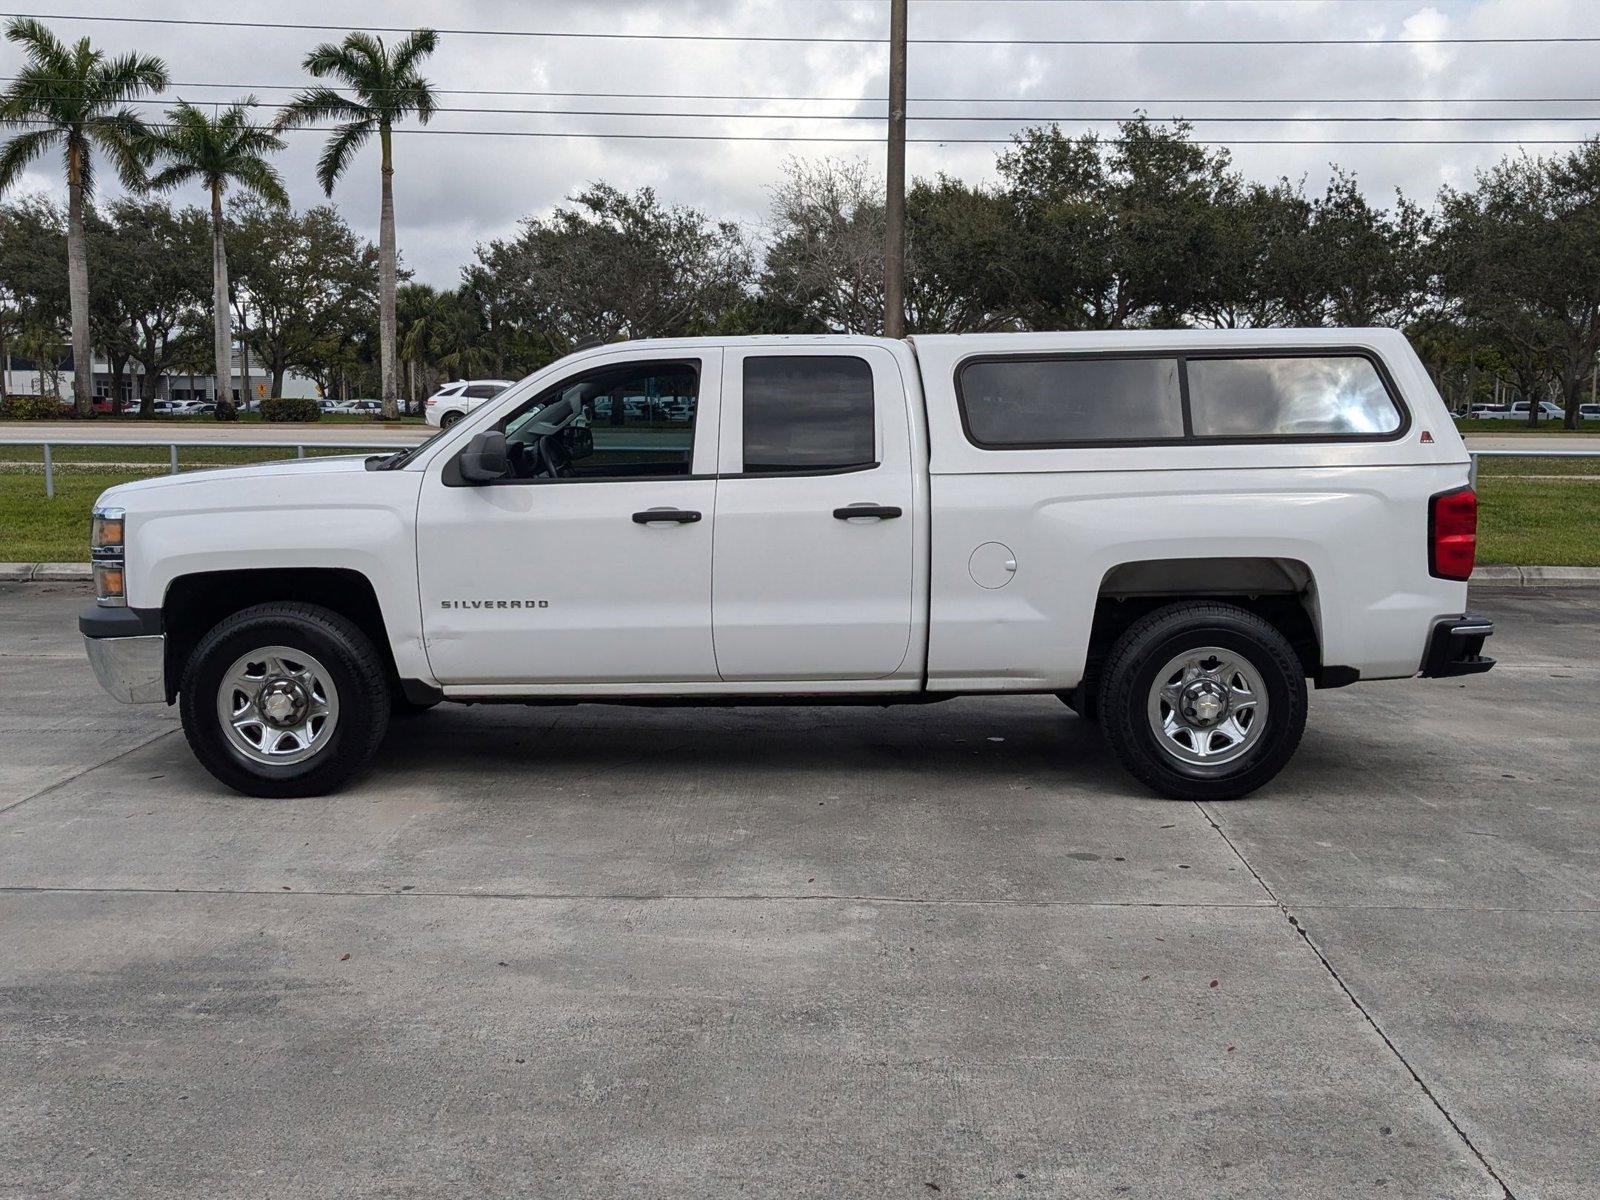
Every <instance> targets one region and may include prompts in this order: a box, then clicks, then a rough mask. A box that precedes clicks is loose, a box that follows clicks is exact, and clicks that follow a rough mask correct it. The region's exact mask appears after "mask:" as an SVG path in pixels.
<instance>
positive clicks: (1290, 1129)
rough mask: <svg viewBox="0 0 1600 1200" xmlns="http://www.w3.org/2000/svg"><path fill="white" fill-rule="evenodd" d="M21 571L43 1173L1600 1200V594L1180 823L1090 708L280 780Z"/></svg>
mask: <svg viewBox="0 0 1600 1200" xmlns="http://www.w3.org/2000/svg"><path fill="white" fill-rule="evenodd" d="M83 600H84V598H83V595H82V593H81V592H80V590H79V589H77V588H75V587H69V586H51V585H39V584H33V585H4V586H0V1130H4V1134H3V1135H0V1196H4V1197H36V1196H37V1197H44V1196H49V1197H57V1196H85V1197H90V1196H93V1197H100V1196H115V1197H119V1198H128V1197H146V1196H161V1197H166V1196H172V1197H178V1196H183V1197H195V1196H204V1197H207V1198H208V1200H210V1198H222V1197H250V1198H252V1200H254V1198H257V1197H265V1196H271V1197H275V1198H284V1197H317V1198H319V1200H322V1198H327V1197H344V1196H383V1197H430V1198H432V1197H445V1196H460V1197H489V1196H496V1197H498V1196H513V1195H517V1196H551V1197H556V1196H559V1197H572V1196H579V1197H587V1196H607V1197H612V1196H615V1197H645V1196H652V1197H654V1196H661V1197H667V1196H671V1197H680V1196H681V1197H696V1198H699V1197H717V1196H734V1195H738V1196H758V1197H768V1196H771V1197H779V1196H781V1197H818V1198H822V1197H826V1198H828V1200H836V1198H839V1197H863V1198H867V1197H871V1198H874V1200H875V1198H878V1197H886V1196H900V1197H921V1198H923V1200H929V1198H932V1197H938V1198H939V1200H948V1198H950V1197H970V1196H1005V1197H1040V1198H1045V1197H1049V1198H1052V1200H1053V1198H1056V1197H1078V1196H1108V1197H1116V1196H1136V1197H1150V1198H1155V1200H1174V1198H1185V1197H1194V1198H1201V1197H1206V1198H1210V1197H1261V1198H1263V1200H1266V1198H1271V1200H1285V1198H1291V1197H1292V1198H1294V1200H1304V1198H1315V1197H1350V1196H1395V1197H1406V1198H1412V1197H1429V1198H1436V1197H1494V1196H1504V1195H1506V1194H1507V1189H1509V1191H1510V1193H1511V1194H1514V1195H1515V1196H1516V1197H1518V1198H1520V1200H1526V1198H1530V1197H1540V1198H1552V1197H1574V1198H1577V1197H1592V1196H1594V1195H1595V1194H1596V1193H1597V1191H1600V803H1597V784H1596V780H1597V779H1600V736H1597V733H1600V731H1597V728H1596V718H1597V712H1600V710H1597V705H1596V701H1595V696H1596V692H1597V688H1600V627H1597V624H1596V622H1595V620H1594V614H1595V611H1596V605H1597V604H1600V593H1597V592H1594V591H1585V590H1564V591H1561V592H1559V593H1551V594H1539V593H1532V594H1522V593H1517V594H1506V593H1502V594H1485V595H1483V596H1480V597H1477V598H1476V605H1477V606H1478V607H1480V608H1482V609H1484V610H1485V611H1488V612H1490V613H1492V614H1493V615H1495V616H1496V618H1497V619H1498V621H1499V622H1500V625H1499V629H1500V632H1499V633H1498V634H1497V635H1496V637H1495V638H1494V640H1493V643H1492V649H1493V651H1494V652H1495V653H1497V654H1498V655H1499V656H1500V657H1501V660H1502V662H1501V666H1500V667H1499V668H1498V669H1497V670H1495V671H1494V672H1492V673H1491V674H1489V675H1488V676H1485V677H1481V678H1476V679H1471V680H1465V681H1456V682H1451V681H1437V682H1425V681H1416V682H1409V683H1384V684H1371V685H1363V686H1358V687H1354V688H1349V689H1345V690H1341V691H1331V692H1318V693H1314V695H1313V700H1312V711H1311V721H1310V727H1309V729H1308V731H1307V734H1306V738H1305V741H1304V743H1303V745H1302V747H1301V750H1300V753H1299V755H1298V757H1297V758H1296V760H1295V762H1294V763H1293V764H1292V765H1291V767H1290V768H1289V769H1288V770H1287V771H1286V772H1285V773H1284V774H1283V775H1282V776H1281V777H1280V779H1279V780H1278V781H1277V782H1276V783H1275V784H1274V785H1273V786H1272V787H1270V788H1269V789H1268V790H1266V791H1265V792H1263V793H1261V794H1260V795H1258V796H1257V797H1254V798H1252V799H1249V800H1246V801H1239V802H1235V803H1231V804H1222V805H1212V806H1197V805H1193V804H1179V803H1172V802H1166V801H1161V800H1158V799H1155V798H1152V797H1151V796H1149V795H1146V794H1144V793H1142V792H1141V791H1140V790H1139V789H1138V788H1137V787H1135V786H1133V785H1132V784H1130V783H1129V781H1128V780H1127V779H1126V778H1125V777H1124V776H1123V775H1121V774H1120V773H1119V772H1118V771H1117V770H1116V769H1115V767H1114V766H1113V765H1112V763H1111V761H1110V757H1109V755H1108V753H1107V752H1106V751H1105V749H1104V748H1103V747H1102V745H1101V741H1100V738H1099V735H1098V733H1097V731H1096V730H1095V728H1094V727H1093V726H1091V725H1087V724H1085V723H1083V722H1081V721H1079V720H1077V719H1076V718H1074V717H1073V716H1072V715H1071V714H1070V713H1069V712H1068V711H1067V710H1066V709H1065V708H1063V707H1062V706H1061V705H1059V704H1057V703H1056V702H1055V701H1054V700H1051V699H1045V698H1019V699H1001V700H988V701H977V700H962V701H956V702H953V703H949V704H943V705H935V706H930V707H926V708H902V709H890V710H884V711H879V710H875V709H836V710H830V709H751V710H728V711H717V710H706V711H696V710H691V709H682V710H656V709H645V710H629V709H615V708H612V709H608V708H601V707H587V706H585V707H575V708H565V709H548V708H547V709H521V708H509V707H480V708H470V709H468V708H455V707H447V708H443V709H440V710H437V711H435V712H433V713H431V714H429V715H427V716H424V717H421V718H417V719H414V720H409V721H406V722H403V723H397V724H396V726H395V728H394V730H393V732H392V734H391V736H390V739H389V741H388V744H387V746H386V748H385V751H384V756H383V763H382V766H381V767H380V768H379V769H378V770H377V771H376V772H375V773H374V774H373V775H372V776H371V777H370V778H368V779H367V780H365V781H364V782H362V783H361V784H359V785H358V786H356V787H354V788H353V789H352V790H350V791H349V792H347V793H345V794H342V795H339V796H336V797H332V798H326V799H320V800H305V801H260V800H246V799H243V798H241V797H238V796H235V795H232V794H229V793H225V792H223V791H221V790H220V789H219V788H218V787H217V786H216V785H215V784H214V783H212V781H211V780H210V779H209V777H207V776H206V775H204V774H203V773H202V772H201V771H200V769H199V768H198V767H197V766H196V765H195V763H194V761H193V760H192V759H191V757H190V756H189V753H188V751H187V749H186V747H185V746H184V743H183V739H182V735H181V734H180V733H178V732H177V730H176V726H175V722H174V720H173V718H172V715H171V714H170V713H169V712H168V711H167V710H165V709H163V708H160V707H156V708H150V707H141V708H128V707H122V706H120V705H117V704H116V703H114V702H113V701H111V700H110V699H109V698H107V697H105V696H103V695H102V694H101V693H100V691H99V689H98V688H97V687H96V685H95V684H94V681H93V679H92V678H91V676H90V672H89V670H88V667H87V666H86V664H85V662H84V660H83V658H82V655H81V652H80V649H79V647H78V645H77V639H76V635H75V634H74V632H73V630H72V617H73V615H74V613H75V612H76V610H77V608H78V607H79V606H80V604H82V603H83Z"/></svg>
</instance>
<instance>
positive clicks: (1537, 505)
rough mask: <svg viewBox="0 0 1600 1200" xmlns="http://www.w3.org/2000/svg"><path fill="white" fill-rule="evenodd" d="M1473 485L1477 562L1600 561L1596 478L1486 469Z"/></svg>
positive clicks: (1564, 564)
mask: <svg viewBox="0 0 1600 1200" xmlns="http://www.w3.org/2000/svg"><path fill="white" fill-rule="evenodd" d="M1548 465H1549V460H1545V461H1544V462H1543V463H1541V464H1540V466H1541V467H1543V466H1548ZM1592 469H1593V464H1591V470H1592ZM1547 473H1551V474H1553V473H1554V472H1547ZM1478 485H1479V486H1478V561H1479V562H1482V563H1511V564H1512V565H1514V566H1519V567H1528V566H1547V567H1596V566H1600V480H1595V479H1517V478H1510V477H1506V476H1494V475H1487V474H1485V475H1480V476H1479V478H1478Z"/></svg>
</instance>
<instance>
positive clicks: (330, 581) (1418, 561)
mask: <svg viewBox="0 0 1600 1200" xmlns="http://www.w3.org/2000/svg"><path fill="white" fill-rule="evenodd" d="M1469 480H1470V472H1469V460H1468V455H1467V452H1466V450H1465V448H1464V446H1463V444H1462V441H1461V438H1460V437H1459V436H1458V435H1457V433H1456V431H1455V429H1454V427H1453V425H1452V423H1451V420H1450V416H1449V413H1448V412H1447V411H1446V408H1445V406H1444V404H1443V402H1442V401H1441V399H1440V397H1439V395H1438V393H1437V392H1436V391H1435V389H1434V388H1433V386H1432V384H1431V382H1430V381H1429V378H1428V376H1427V374H1426V372H1425V371H1424V370H1423V367H1422V365H1421V363H1420V362H1419V361H1418V359H1417V357H1416V355H1415V353H1413V351H1412V350H1411V348H1410V346H1409V345H1408V344H1407V342H1406V341H1405V339H1404V338H1403V337H1402V336H1401V335H1400V334H1398V333H1395V332H1392V331H1389V330H1375V329H1310V330H1286V329H1279V330H1228V331H1199V330H1177V331H1139V332H1122V331H1117V332H1098V333H1006V334H978V335H948V336H916V337H911V338H907V339H905V340H884V339H876V338H865V337H851V336H816V337H809V336H807V337H756V338H733V337H728V338H723V337H706V338H690V339H682V340H676V339H675V340H656V341H634V342H623V343H618V344H612V345H606V346H600V347H596V348H591V349H586V350H583V351H581V352H579V353H576V354H573V355H571V356H570V357H568V358H565V359H562V360H561V361H559V362H556V363H554V364H552V365H550V366H548V367H546V368H544V369H543V370H541V371H538V372H536V373H535V374H533V375H530V376H528V377H527V378H526V379H523V380H522V381H521V382H519V383H517V384H514V385H512V386H511V387H509V388H507V389H506V390H505V391H503V392H501V393H500V394H499V395H497V396H495V397H494V398H492V399H488V400H486V401H484V402H483V403H482V404H481V405H480V406H479V407H478V408H476V409H474V410H473V411H472V412H470V413H468V414H466V415H465V416H464V417H463V418H462V419H461V420H460V421H458V422H456V423H454V424H453V425H451V426H450V427H449V428H446V429H443V430H441V431H439V432H438V433H437V434H435V435H434V436H433V437H432V438H430V439H429V440H427V441H425V442H423V443H422V444H420V445H418V446H416V447H414V448H412V449H407V450H403V451H400V452H397V453H394V454H390V455H386V456H369V457H365V458H363V457H340V458H315V459H303V460H294V461H288V462H281V463H272V464H266V465H259V466H252V467H243V468H239V469H228V470H212V471H195V472H191V473H189V474H183V475H177V476H173V477H169V478H162V479H148V480H141V481H138V482H134V483H127V484H123V485H120V486H118V487H114V488H111V489H110V490H108V491H107V492H105V493H104V495H102V496H101V497H100V499H99V501H98V502H97V504H96V506H95V509H94V516H93V522H92V529H91V555H92V559H93V564H94V572H95V579H96V590H97V600H96V603H95V604H94V606H93V607H92V608H90V609H89V611H87V612H86V613H85V614H84V616H83V617H82V618H81V620H80V629H81V631H82V633H83V635H84V637H85V644H86V646H87V649H88V655H89V659H90V661H91V663H92V664H93V666H94V669H95V671H96V673H97V675H98V677H99V679H100V681H101V683H102V684H103V685H104V686H105V687H106V689H107V690H108V691H110V692H111V693H112V694H113V695H115V696H117V697H119V698H120V699H122V700H126V701H157V702H159V701H165V702H166V703H168V704H173V703H176V704H177V705H178V706H179V710H180V714H181V718H182V723H183V728H184V731H185V734H186V736H187V738H188V741H189V744H190V746H191V747H192V748H193V751H194V753H195V754H196V756H197V757H198V758H199V760H200V762H201V763H203V764H204V765H205V767H206V768H207V769H208V770H210V771H211V773H212V774H213V775H215V776H216V777H217V779H219V780H220V781H222V782H223V783H224V784H226V785H228V786H230V787H232V788H235V789H237V790H239V791H241V792H244V793H247V794H250V795H257V796H298V795H313V794H320V793H324V792H327V791H330V790H332V789H334V788H335V787H337V786H338V785H340V784H341V783H343V782H344V781H345V780H347V779H349V778H351V777H353V776H354V775H356V774H357V773H358V772H360V771H362V770H363V769H365V768H367V767H368V766H369V765H370V764H371V762H372V761H373V759H374V758H375V756H376V755H377V754H378V751H379V747H380V745H381V743H382V741H383V738H384V734H385V731H386V729H387V727H388V724H389V720H390V717H391V714H394V713H399V712H415V711H421V710H424V709H426V708H428V707H431V706H432V705H435V704H437V703H439V702H441V701H456V702H468V703H485V702H512V703H525V704H540V703H574V702H612V703H645V704H648V703H664V702H675V703H683V702H686V701H687V702H692V703H702V704H750V703H794V704H800V703H831V704H844V703H855V704H861V703H866V704H891V703H916V702H928V701H934V700H941V699H946V698H949V697H952V696H959V695H977V694H991V693H994V694H1000V693H1037V694H1044V695H1054V696H1058V697H1060V698H1061V699H1062V700H1063V701H1064V702H1065V703H1066V704H1068V705H1069V706H1070V707H1071V708H1072V709H1073V710H1075V711H1076V712H1077V713H1078V714H1079V715H1080V716H1081V717H1083V718H1086V719H1090V720H1094V721H1097V722H1098V723H1099V724H1100V726H1101V727H1102V729H1103V731H1104V735H1105V740H1106V742H1107V743H1108V744H1109V746H1110V749H1111V751H1112V752H1113V753H1114V754H1115V755H1116V757H1117V758H1118V759H1119V760H1120V761H1121V762H1122V763H1123V764H1124V765H1125V766H1126V767H1127V769H1128V770H1129V771H1130V772H1131V773H1132V774H1133V775H1134V776H1135V777H1137V778H1138V779H1139V780H1141V781H1142V782H1143V783H1144V784H1146V785H1148V786H1149V787H1150V788H1152V789H1154V790H1155V791H1157V792H1160V793H1163V794H1165V795H1168V796H1172V797H1179V798H1189V799H1225V798H1229V797H1235V796H1240V795H1243V794H1245V793H1247V792H1250V791H1252V790H1253V789H1255V788H1258V787H1260V786H1261V785H1262V784H1264V783H1266V782H1267V781H1268V780H1270V779H1272V778H1273V776H1275V775H1276V774H1277V773H1278V771H1279V770H1280V769H1281V768H1282V767H1283V766H1284V764H1285V763H1286V762H1288V760H1289V759H1290V757H1291V755H1292V754H1293V752H1294V750H1295V747H1296V744H1297V743H1298V742H1299V740H1300V736H1301V732H1302V730H1303V728H1304V725H1305V720H1306V697H1307V687H1308V682H1309V684H1311V685H1314V686H1316V687H1318V688H1333V687H1342V686H1345V685H1347V684H1351V683H1355V682H1357V681H1360V682H1366V681H1369V680H1376V679H1403V678H1409V677H1413V676H1417V675H1423V676H1434V677H1438V676H1453V675H1463V674H1470V673H1474V672H1479V671H1485V670H1488V669H1489V668H1490V667H1491V666H1493V664H1494V660H1493V659H1491V658H1488V657H1485V656H1484V655H1483V653H1482V650H1483V643H1484V639H1485V638H1486V637H1487V636H1488V635H1489V634H1491V633H1492V632H1493V627H1492V625H1491V624H1490V623H1489V622H1488V621H1486V620H1484V619H1483V618H1482V617H1478V616H1474V615H1472V614H1470V613H1468V612H1467V611H1466V604H1467V582H1466V581H1467V577H1468V575H1469V574H1470V572H1471V570H1472V564H1473V557H1474V552H1475V545H1476V522H1477V510H1476V499H1475V496H1474V493H1473V490H1472V488H1471V486H1470V482H1469ZM1352 749H1354V748H1353V747H1352Z"/></svg>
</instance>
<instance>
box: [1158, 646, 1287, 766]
mask: <svg viewBox="0 0 1600 1200" xmlns="http://www.w3.org/2000/svg"><path fill="white" fill-rule="evenodd" d="M1148 711H1149V716H1150V729H1151V732H1152V733H1154V734H1155V738H1156V744H1157V745H1158V746H1160V747H1161V749H1162V752H1163V753H1165V754H1166V755H1167V756H1168V757H1169V758H1171V759H1173V760H1174V761H1175V762H1177V763H1178V764H1180V765H1181V766H1182V767H1184V768H1185V769H1186V770H1188V771H1191V772H1193V771H1209V770H1211V769H1213V768H1218V767H1224V766H1227V765H1228V764H1229V763H1232V762H1235V761H1237V760H1238V759H1240V758H1242V757H1243V756H1244V755H1246V754H1248V753H1249V752H1250V749H1251V747H1253V746H1254V745H1255V744H1256V743H1257V742H1258V741H1260V740H1261V735H1262V731H1263V730H1264V729H1265V728H1266V725H1267V688H1266V683H1265V682H1264V681H1263V680H1262V678H1261V672H1259V671H1257V670H1256V668H1255V666H1254V664H1252V663H1251V662H1250V660H1249V659H1247V658H1245V657H1244V656H1243V655H1242V654H1240V653H1239V652H1238V651H1235V650H1225V649H1223V648H1222V647H1221V646H1200V647H1198V648H1196V649H1194V650H1185V651H1184V652H1183V653H1181V654H1175V655H1173V656H1172V658H1171V659H1169V660H1168V661H1167V664H1166V665H1165V666H1164V667H1162V668H1161V670H1159V671H1157V672H1156V676H1155V681H1154V682H1153V683H1152V684H1151V685H1150V698H1149V704H1148Z"/></svg>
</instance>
